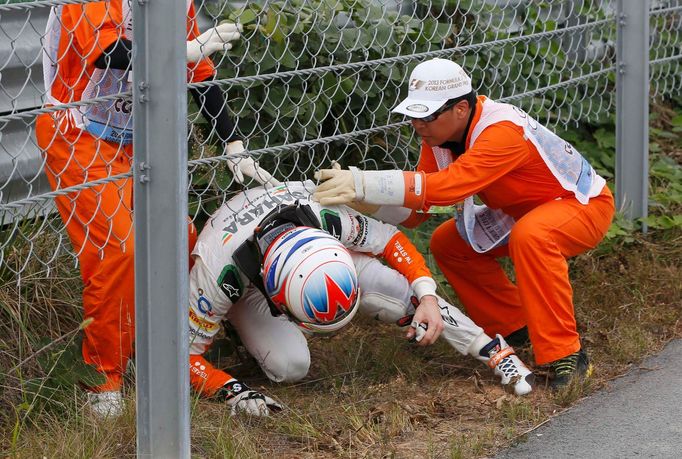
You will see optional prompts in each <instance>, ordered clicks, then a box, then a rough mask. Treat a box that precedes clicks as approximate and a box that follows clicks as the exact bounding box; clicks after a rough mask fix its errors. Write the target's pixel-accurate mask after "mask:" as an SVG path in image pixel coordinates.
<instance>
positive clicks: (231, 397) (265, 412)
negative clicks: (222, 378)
mask: <svg viewBox="0 0 682 459" xmlns="http://www.w3.org/2000/svg"><path fill="white" fill-rule="evenodd" d="M218 395H219V396H224V397H225V400H226V401H227V404H228V405H230V406H231V407H232V409H231V411H230V415H232V416H234V415H235V414H237V413H246V414H248V415H250V416H269V415H270V413H271V412H272V413H276V412H279V411H282V409H283V408H282V405H280V404H279V403H277V402H276V401H274V400H273V399H272V398H270V397H268V396H267V395H263V394H261V393H260V392H258V391H255V390H252V389H251V388H250V387H249V386H247V385H246V384H244V383H243V382H240V381H238V380H236V379H231V380H229V381H228V382H227V383H226V384H225V385H224V386H223V387H221V388H220V390H219V391H218Z"/></svg>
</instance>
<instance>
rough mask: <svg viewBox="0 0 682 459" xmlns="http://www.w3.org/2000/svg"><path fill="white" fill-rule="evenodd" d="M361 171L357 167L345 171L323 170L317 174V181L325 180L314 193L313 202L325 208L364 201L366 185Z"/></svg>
mask: <svg viewBox="0 0 682 459" xmlns="http://www.w3.org/2000/svg"><path fill="white" fill-rule="evenodd" d="M362 172H363V171H361V170H359V169H358V168H357V167H352V166H351V167H349V168H348V170H343V169H322V170H319V171H317V172H315V179H317V180H323V182H322V183H321V184H319V185H318V186H317V188H316V189H315V192H314V193H313V200H315V201H317V202H319V203H320V204H322V205H323V206H333V205H338V204H348V203H349V202H353V201H362V199H363V198H364V197H365V185H364V179H363V176H362Z"/></svg>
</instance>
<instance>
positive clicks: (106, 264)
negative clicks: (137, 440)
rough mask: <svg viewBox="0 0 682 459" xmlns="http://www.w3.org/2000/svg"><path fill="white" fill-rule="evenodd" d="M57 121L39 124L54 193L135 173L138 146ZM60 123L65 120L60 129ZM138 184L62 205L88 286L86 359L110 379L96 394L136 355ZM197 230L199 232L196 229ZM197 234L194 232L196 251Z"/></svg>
mask: <svg viewBox="0 0 682 459" xmlns="http://www.w3.org/2000/svg"><path fill="white" fill-rule="evenodd" d="M60 116H61V115H59V114H57V115H55V114H43V115H40V116H38V118H37V120H36V138H37V141H38V146H39V147H40V148H41V149H42V150H43V151H44V152H45V156H46V164H45V174H46V175H47V178H48V181H49V182H50V186H51V187H52V189H53V190H59V189H64V188H67V187H71V186H76V185H82V184H84V183H87V182H91V181H93V180H97V179H103V178H106V177H111V176H113V175H117V174H121V173H125V172H128V171H129V170H130V164H131V159H132V145H126V146H121V145H118V144H115V143H111V142H106V141H101V140H98V139H96V138H94V137H92V136H91V135H90V134H88V133H87V132H85V131H82V130H81V129H78V128H76V127H74V126H73V125H71V124H70V123H67V122H66V121H65V120H64V117H63V116H61V118H59V117H60ZM53 117H58V119H61V120H62V121H61V123H60V126H59V129H57V126H56V125H55V123H54V122H53ZM132 192H133V182H132V178H126V179H120V180H116V181H114V182H109V183H106V184H104V185H97V186H95V187H89V188H86V189H84V190H80V191H74V192H71V193H69V194H67V195H64V196H58V197H57V198H55V202H56V205H57V209H58V210H59V214H60V215H61V218H62V220H63V221H64V224H65V225H66V230H67V232H68V235H69V238H70V239H71V244H72V245H73V249H74V251H75V253H76V254H77V255H78V261H79V264H80V270H81V277H82V280H83V317H84V319H86V318H92V319H94V320H93V322H92V323H91V324H90V325H89V326H88V327H86V328H85V330H84V337H83V359H84V360H85V362H86V363H88V364H91V365H94V366H95V367H96V368H97V370H98V371H99V372H100V373H102V374H104V375H105V377H106V382H105V383H104V384H102V385H101V386H98V387H96V388H93V390H97V391H103V390H118V389H119V388H120V386H121V379H122V375H123V373H124V372H125V368H126V364H127V362H128V359H129V358H130V356H131V354H132V351H133V341H134V337H135V336H134V335H135V331H134V324H135V306H134V304H135V303H134V299H135V290H134V272H133V266H134V233H133V214H132V204H133V201H132V199H133V197H132V194H133V193H132ZM190 226H192V225H190ZM195 241H196V231H195V230H194V231H190V250H191V247H192V246H193V242H195Z"/></svg>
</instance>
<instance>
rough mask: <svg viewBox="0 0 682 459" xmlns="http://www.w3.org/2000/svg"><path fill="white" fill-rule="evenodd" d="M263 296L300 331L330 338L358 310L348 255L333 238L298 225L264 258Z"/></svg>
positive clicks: (355, 284)
mask: <svg viewBox="0 0 682 459" xmlns="http://www.w3.org/2000/svg"><path fill="white" fill-rule="evenodd" d="M263 258H264V260H263V272H262V275H263V283H264V284H265V291H266V292H267V294H268V295H269V296H270V299H272V302H273V303H274V304H275V306H276V307H277V309H279V310H280V311H281V312H282V313H284V314H286V315H287V316H289V318H290V319H292V320H293V321H295V322H297V323H298V324H299V325H300V326H302V327H304V328H307V329H309V330H311V331H315V332H322V333H329V332H334V331H337V330H340V329H341V328H343V327H344V326H346V325H347V324H348V323H349V322H350V320H351V319H352V318H353V316H354V315H355V313H356V312H357V310H358V304H359V301H358V298H359V297H360V294H359V293H360V292H359V291H358V276H357V273H356V272H355V264H354V263H353V260H352V259H351V256H350V254H349V253H348V250H346V248H345V247H344V246H343V245H342V244H341V243H340V242H339V241H338V240H337V239H336V238H334V237H333V236H332V235H330V234H329V233H327V232H325V231H322V230H320V229H316V228H310V227H307V226H298V227H296V228H293V229H290V230H288V231H285V232H284V233H282V234H281V235H279V236H278V237H277V239H275V240H274V241H272V243H271V244H270V246H269V247H268V248H267V250H266V251H265V256H264V257H263Z"/></svg>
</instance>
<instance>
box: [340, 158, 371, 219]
mask: <svg viewBox="0 0 682 459" xmlns="http://www.w3.org/2000/svg"><path fill="white" fill-rule="evenodd" d="M332 169H335V170H339V171H340V170H341V164H339V162H338V161H336V160H334V161H332ZM346 205H347V206H348V207H350V208H351V209H353V210H355V211H357V212H360V213H361V214H365V215H372V214H374V213H375V212H376V211H377V210H379V208H380V207H381V206H377V205H374V204H367V203H366V202H356V201H353V202H349V203H347V204H346Z"/></svg>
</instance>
